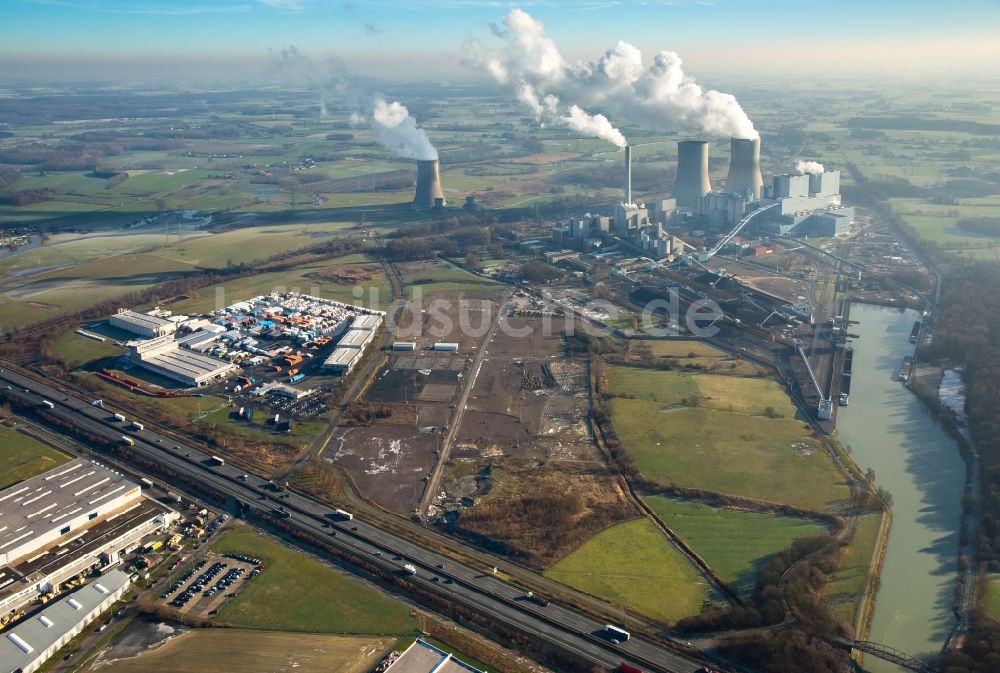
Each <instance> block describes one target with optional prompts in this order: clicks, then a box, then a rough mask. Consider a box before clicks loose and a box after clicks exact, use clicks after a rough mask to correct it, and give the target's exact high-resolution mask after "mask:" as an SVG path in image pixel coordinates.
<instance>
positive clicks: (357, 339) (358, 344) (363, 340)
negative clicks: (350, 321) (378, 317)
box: [337, 329, 374, 349]
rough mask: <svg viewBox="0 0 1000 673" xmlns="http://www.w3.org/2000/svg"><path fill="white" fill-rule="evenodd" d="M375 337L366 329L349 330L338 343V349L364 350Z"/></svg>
mask: <svg viewBox="0 0 1000 673" xmlns="http://www.w3.org/2000/svg"><path fill="white" fill-rule="evenodd" d="M373 336H374V335H373V334H372V332H370V331H369V330H366V329H349V330H347V332H346V333H345V334H344V336H342V337H341V338H340V341H339V342H337V348H360V349H364V347H365V346H367V345H368V344H369V343H370V342H371V340H372V337H373Z"/></svg>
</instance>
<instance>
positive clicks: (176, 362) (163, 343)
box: [129, 335, 236, 388]
mask: <svg viewBox="0 0 1000 673" xmlns="http://www.w3.org/2000/svg"><path fill="white" fill-rule="evenodd" d="M178 345H179V344H178V342H177V341H175V340H174V338H173V335H166V336H162V337H158V338H156V339H150V340H149V341H139V342H135V341H133V342H131V343H129V359H130V360H131V361H132V362H134V363H135V364H137V365H139V366H140V367H143V368H144V369H148V370H149V371H151V372H153V373H155V374H159V375H160V376H165V377H167V378H168V379H171V380H174V381H179V382H181V383H183V384H184V385H186V386H188V387H190V388H193V387H195V386H201V385H204V384H205V383H208V382H209V381H211V380H213V379H217V378H222V377H223V376H225V375H226V374H228V373H229V372H231V371H233V370H234V369H236V365H234V364H233V363H232V362H229V361H228V360H220V359H218V358H213V357H210V356H208V355H202V354H201V353H197V352H195V351H193V350H189V349H187V348H185V349H181V348H179V347H178Z"/></svg>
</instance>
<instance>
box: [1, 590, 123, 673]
mask: <svg viewBox="0 0 1000 673" xmlns="http://www.w3.org/2000/svg"><path fill="white" fill-rule="evenodd" d="M129 584H130V579H129V576H128V575H126V574H125V573H123V572H122V571H120V570H112V571H111V572H109V573H108V574H106V575H104V576H102V577H100V578H98V579H97V580H95V581H93V582H91V583H90V584H88V585H86V586H84V587H81V588H80V589H78V590H76V591H74V592H73V593H72V594H71V595H69V596H66V597H65V598H61V599H59V600H58V601H55V602H53V603H52V604H51V605H49V606H48V607H46V608H45V609H44V610H42V611H41V612H39V613H38V614H36V615H34V616H32V617H31V618H30V619H26V620H24V621H23V622H21V623H20V624H18V625H17V626H15V627H14V628H13V629H11V630H9V631H7V632H6V633H4V634H2V635H0V671H2V673H15V672H19V673H33V671H36V670H38V669H39V668H40V667H41V666H42V664H44V663H45V661H46V660H47V659H49V658H50V657H51V656H52V655H53V654H55V653H56V652H57V651H58V650H59V648H61V647H62V646H63V645H65V644H66V643H68V642H69V641H70V640H72V639H73V638H74V637H75V636H76V635H77V634H78V633H80V631H82V630H83V628H84V627H85V626H86V625H87V624H89V623H90V622H92V621H94V620H95V619H96V618H97V617H98V616H100V614H101V613H102V612H104V611H105V610H107V609H108V608H110V607H111V606H112V605H113V604H114V602H115V601H116V600H118V599H119V598H121V597H122V595H124V593H125V592H126V591H127V590H128V587H129Z"/></svg>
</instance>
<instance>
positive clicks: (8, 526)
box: [0, 458, 141, 565]
mask: <svg viewBox="0 0 1000 673" xmlns="http://www.w3.org/2000/svg"><path fill="white" fill-rule="evenodd" d="M140 490H141V489H140V488H139V486H138V485H136V484H133V483H132V482H131V481H129V480H128V479H125V478H124V477H122V476H121V475H119V474H116V473H115V472H112V471H111V470H109V469H107V468H106V467H102V466H100V465H98V464H97V463H92V462H90V461H88V460H84V459H82V458H80V459H77V460H74V461H72V462H70V463H67V464H66V465H63V466H61V467H58V468H56V469H54V470H50V471H48V472H46V473H44V474H40V475H38V476H36V477H32V478H31V479H26V480H25V481H22V482H20V483H18V484H15V485H14V486H11V487H10V488H7V489H5V490H4V491H2V492H0V565H7V564H9V563H10V562H11V561H12V560H14V559H17V558H21V557H23V556H28V555H29V554H32V553H34V552H35V551H37V550H39V549H41V548H42V547H45V546H47V545H49V544H50V543H52V542H53V541H54V540H56V539H57V538H59V537H61V536H63V535H68V534H69V533H71V532H72V531H75V530H77V529H79V528H81V527H83V526H85V525H86V524H87V522H88V521H93V520H94V519H97V518H99V517H102V516H104V515H106V514H108V513H109V512H112V511H114V510H116V509H119V508H121V507H124V506H125V505H127V504H129V503H132V502H134V501H136V500H138V499H139V498H140V497H141V496H140Z"/></svg>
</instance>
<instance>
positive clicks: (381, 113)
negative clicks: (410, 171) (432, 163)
mask: <svg viewBox="0 0 1000 673" xmlns="http://www.w3.org/2000/svg"><path fill="white" fill-rule="evenodd" d="M372 123H373V125H374V126H375V131H376V132H377V133H378V141H379V142H380V143H381V144H382V145H384V146H385V147H386V148H388V149H389V150H390V151H392V153H393V154H395V155H396V156H400V157H403V158H405V159H422V160H433V159H437V158H438V153H437V150H436V149H434V146H433V145H432V144H431V141H430V139H429V138H428V137H427V133H426V132H425V131H424V130H423V129H422V128H420V127H418V126H417V120H416V119H414V118H413V117H411V116H410V111H409V110H407V109H406V107H405V106H404V105H402V104H401V103H400V102H399V101H393V102H391V103H386V102H385V100H384V99H382V98H376V99H375V109H374V110H373V111H372Z"/></svg>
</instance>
